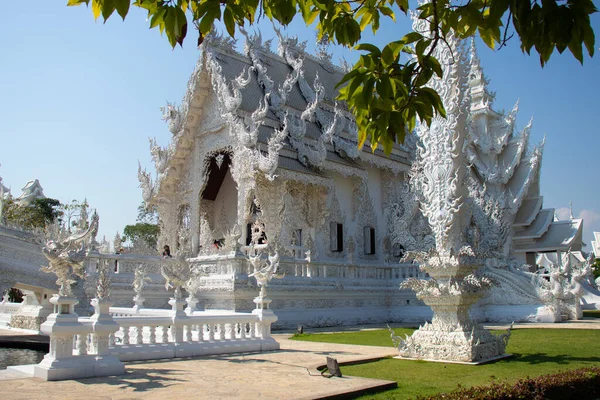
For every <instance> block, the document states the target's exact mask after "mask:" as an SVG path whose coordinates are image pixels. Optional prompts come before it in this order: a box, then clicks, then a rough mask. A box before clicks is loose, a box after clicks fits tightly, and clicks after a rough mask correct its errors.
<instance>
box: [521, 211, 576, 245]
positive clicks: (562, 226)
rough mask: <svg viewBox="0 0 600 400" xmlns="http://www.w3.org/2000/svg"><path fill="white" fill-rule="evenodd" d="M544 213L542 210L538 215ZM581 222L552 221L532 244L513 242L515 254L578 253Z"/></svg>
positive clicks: (574, 220) (573, 220)
mask: <svg viewBox="0 0 600 400" xmlns="http://www.w3.org/2000/svg"><path fill="white" fill-rule="evenodd" d="M543 211H545V210H542V211H541V212H540V214H541V213H542V212H543ZM582 232H583V220H582V219H572V220H566V221H553V222H552V223H551V224H550V225H549V226H548V229H547V231H546V233H545V234H544V235H542V236H541V237H539V238H536V240H535V241H533V242H523V243H518V241H515V251H517V252H544V251H557V250H560V251H567V250H569V249H571V250H572V251H580V250H581V247H582V245H583V243H582Z"/></svg>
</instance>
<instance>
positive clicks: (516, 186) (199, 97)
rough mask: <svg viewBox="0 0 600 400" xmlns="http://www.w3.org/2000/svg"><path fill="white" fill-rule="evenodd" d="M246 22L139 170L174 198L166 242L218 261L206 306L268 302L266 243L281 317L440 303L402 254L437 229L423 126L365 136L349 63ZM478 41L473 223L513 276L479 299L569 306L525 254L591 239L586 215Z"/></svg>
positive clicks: (207, 273)
mask: <svg viewBox="0 0 600 400" xmlns="http://www.w3.org/2000/svg"><path fill="white" fill-rule="evenodd" d="M244 34H245V33H244ZM245 35H246V43H245V46H244V50H243V52H239V51H237V50H236V47H235V43H234V42H233V41H231V40H230V39H226V38H223V37H219V36H216V35H213V36H211V37H209V38H207V39H206V40H205V42H204V43H203V45H202V51H201V55H200V58H199V61H198V64H197V66H196V69H195V70H194V72H193V73H192V76H191V78H190V81H189V83H188V88H187V92H186V94H185V96H184V99H183V101H182V103H181V104H180V105H179V106H175V105H173V104H169V103H168V104H167V106H166V107H164V108H163V113H164V119H165V121H166V122H167V124H168V127H169V130H170V132H171V133H172V135H173V136H172V139H171V142H170V143H169V144H168V145H166V146H160V145H159V144H157V143H156V140H154V139H151V140H150V148H151V153H152V156H153V160H154V163H155V167H156V175H155V176H154V177H153V176H152V175H151V174H150V173H149V172H147V171H145V170H143V169H142V168H141V167H140V169H139V171H138V176H139V179H140V183H141V187H142V191H143V197H144V200H145V201H146V203H148V204H154V205H156V206H157V207H158V210H159V216H160V225H161V236H160V239H159V245H160V247H162V246H163V245H169V246H170V247H171V249H172V250H173V252H176V251H179V252H182V253H184V254H185V255H186V256H187V257H189V258H190V259H191V261H192V262H193V264H194V265H195V266H196V268H197V269H198V270H200V271H202V277H201V279H199V280H198V284H197V285H196V286H195V287H194V289H193V290H195V291H196V295H197V297H198V299H199V303H198V305H199V308H201V309H202V308H204V309H221V310H222V309H226V310H248V309H251V308H253V304H252V298H253V296H254V294H255V293H256V288H255V287H254V286H255V282H254V279H253V278H251V277H249V275H250V274H251V272H252V269H251V266H250V263H249V261H248V257H249V256H255V255H256V254H258V253H263V255H264V256H265V257H266V256H267V255H269V256H270V257H277V258H278V261H279V272H280V273H281V275H282V276H283V275H284V277H283V278H282V279H274V280H272V281H271V283H270V284H269V295H270V297H271V298H272V300H273V303H272V308H273V309H274V310H276V312H277V314H278V316H279V322H278V324H279V325H280V326H294V325H295V324H306V325H309V326H325V325H329V326H331V325H349V324H364V323H376V322H385V321H422V320H423V319H426V318H428V317H429V316H430V315H431V310H430V309H429V308H428V307H427V306H425V305H424V304H423V303H422V302H420V301H419V300H417V299H416V297H415V295H414V293H413V292H412V291H410V290H408V289H403V290H400V289H399V284H400V283H401V282H402V281H403V280H405V279H407V278H410V277H421V278H426V276H424V273H423V272H420V271H419V269H418V266H417V265H415V264H412V263H402V262H401V259H402V256H403V255H404V254H405V252H406V251H413V250H414V251H426V250H428V249H430V248H431V247H432V246H433V245H434V243H435V241H434V238H433V236H432V232H431V230H430V228H429V225H428V222H427V220H426V219H425V218H424V216H423V214H422V213H421V209H420V207H419V202H418V196H417V195H416V194H415V188H413V187H411V185H410V182H409V180H408V178H407V174H406V172H407V171H409V170H410V168H411V165H412V164H413V160H414V157H415V155H416V149H417V147H418V146H419V139H418V136H417V135H408V136H407V140H406V142H405V143H404V144H396V145H395V146H394V148H393V150H392V153H391V154H390V155H389V156H386V155H384V154H383V152H382V151H380V150H375V151H372V149H371V148H369V146H368V145H365V146H364V147H363V149H361V150H359V149H358V148H357V126H356V124H355V122H354V119H353V116H352V114H351V113H350V112H349V111H348V110H347V107H346V105H345V104H344V103H341V102H337V101H336V100H335V98H336V96H337V90H336V88H335V85H336V84H337V82H339V81H340V80H341V78H342V77H343V75H344V73H345V71H344V70H342V69H341V68H339V67H337V66H335V65H334V64H333V63H332V62H331V59H330V56H329V55H328V54H327V52H326V51H324V50H321V51H320V53H319V54H318V55H316V56H315V55H310V54H308V53H307V52H306V51H305V49H304V46H303V45H302V44H301V43H298V41H297V39H290V38H285V37H282V36H281V35H279V34H278V36H279V44H278V48H277V49H276V50H273V49H272V48H271V41H270V40H267V41H263V40H262V38H261V36H260V34H258V35H247V34H245ZM463 47H464V51H463V52H462V54H461V56H460V57H461V58H460V61H459V62H460V63H461V64H460V65H461V66H460V71H462V72H461V73H462V74H463V75H464V80H465V83H466V84H465V85H463V87H462V89H461V90H462V91H463V93H461V97H462V98H464V99H465V101H463V102H462V103H461V105H460V110H459V111H458V113H460V114H461V117H463V118H466V121H467V123H466V125H465V126H466V127H467V129H468V135H467V136H468V139H467V140H466V141H465V144H464V149H463V151H464V154H465V161H464V162H465V170H466V174H467V176H468V185H469V187H468V193H469V200H468V201H470V202H472V203H473V204H474V205H475V206H474V207H471V209H473V210H475V211H474V212H473V213H472V215H470V216H469V218H471V219H472V229H470V230H469V232H470V234H471V235H472V236H473V237H472V238H471V239H472V240H471V241H472V242H474V243H477V244H478V246H479V245H480V246H481V248H482V249H485V251H486V252H487V253H486V254H490V255H491V256H490V257H489V260H488V261H489V265H487V264H486V269H485V271H486V272H485V273H486V274H488V275H490V276H491V277H492V278H495V280H496V282H498V284H497V285H496V288H495V289H493V290H492V294H491V295H490V296H488V297H487V299H486V300H485V301H483V302H482V303H481V304H480V306H479V307H478V308H477V309H476V310H475V312H474V313H475V314H476V315H478V316H479V317H480V318H482V319H487V320H527V319H529V320H535V319H538V320H540V319H541V320H544V319H552V318H555V319H556V313H554V314H552V311H551V310H549V308H548V307H550V308H551V306H549V305H548V302H547V300H545V299H544V296H543V295H542V292H543V290H544V288H543V287H541V286H539V285H538V286H536V285H535V284H534V283H532V282H531V281H532V279H531V275H530V271H529V269H530V268H529V267H528V266H524V264H527V263H529V264H532V265H533V264H535V256H536V254H537V253H540V252H548V251H550V252H552V251H554V252H555V251H556V250H561V251H566V250H567V249H569V248H570V249H573V250H580V246H581V229H582V224H581V221H580V220H570V221H554V219H553V216H554V212H553V210H552V209H544V208H543V202H542V200H543V198H542V196H541V195H540V187H539V175H540V173H539V172H540V168H541V160H542V152H543V142H542V143H541V144H539V145H537V146H530V144H529V132H530V129H531V123H530V124H528V125H527V126H526V127H525V128H524V129H523V130H522V131H517V130H516V114H517V111H518V106H515V107H514V108H513V110H512V111H511V112H510V113H508V114H504V113H501V112H498V111H496V110H494V108H493V99H494V95H493V93H491V92H490V91H489V90H488V81H487V78H486V77H485V75H484V74H483V71H482V68H481V66H480V64H479V59H478V57H477V54H476V52H475V49H474V47H473V46H471V48H470V49H469V48H468V46H463ZM549 215H550V218H549V217H548V216H549ZM577 246H579V248H577ZM494 290H495V293H494ZM117 296H118V295H117Z"/></svg>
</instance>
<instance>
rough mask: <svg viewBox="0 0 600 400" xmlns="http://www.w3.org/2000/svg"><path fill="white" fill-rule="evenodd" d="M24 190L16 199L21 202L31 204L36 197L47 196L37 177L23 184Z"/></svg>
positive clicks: (42, 197) (43, 197)
mask: <svg viewBox="0 0 600 400" xmlns="http://www.w3.org/2000/svg"><path fill="white" fill-rule="evenodd" d="M22 190H23V192H22V193H21V194H20V195H19V197H17V198H16V199H15V201H16V202H18V203H20V204H23V205H28V204H31V202H32V201H33V200H35V199H45V198H46V196H45V195H44V189H43V188H42V185H41V184H40V181H38V180H37V179H34V180H32V181H29V182H27V183H26V184H25V186H23V189H22Z"/></svg>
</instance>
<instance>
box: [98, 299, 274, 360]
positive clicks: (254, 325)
mask: <svg viewBox="0 0 600 400" xmlns="http://www.w3.org/2000/svg"><path fill="white" fill-rule="evenodd" d="M150 311H159V310H147V312H150ZM276 320H277V317H276V316H275V315H274V314H273V313H272V312H270V311H269V310H264V311H262V310H258V312H257V311H255V313H252V314H246V313H232V314H227V315H217V314H212V313H210V314H203V313H200V312H196V313H194V314H193V315H191V316H184V317H177V316H176V317H173V316H139V315H138V316H130V317H115V318H114V321H115V322H116V323H117V324H118V325H119V331H118V332H117V333H116V334H115V339H114V341H112V343H113V344H112V345H111V346H110V348H109V352H110V354H111V355H114V356H116V357H118V358H119V359H120V360H121V361H134V360H148V359H159V358H174V357H190V356H199V355H208V354H223V353H232V352H242V351H261V350H263V351H264V350H275V349H278V348H279V344H278V343H277V342H276V341H275V340H273V339H272V338H271V337H270V331H271V324H272V323H273V322H275V321H276ZM262 332H265V333H266V334H265V335H262Z"/></svg>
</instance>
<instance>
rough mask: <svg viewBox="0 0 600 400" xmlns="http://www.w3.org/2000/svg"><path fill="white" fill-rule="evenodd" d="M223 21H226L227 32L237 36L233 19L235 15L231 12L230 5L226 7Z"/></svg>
mask: <svg viewBox="0 0 600 400" xmlns="http://www.w3.org/2000/svg"><path fill="white" fill-rule="evenodd" d="M223 22H224V23H225V28H226V29H227V33H229V36H231V37H234V36H235V21H234V20H233V15H232V14H231V9H230V8H229V7H225V11H223Z"/></svg>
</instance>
